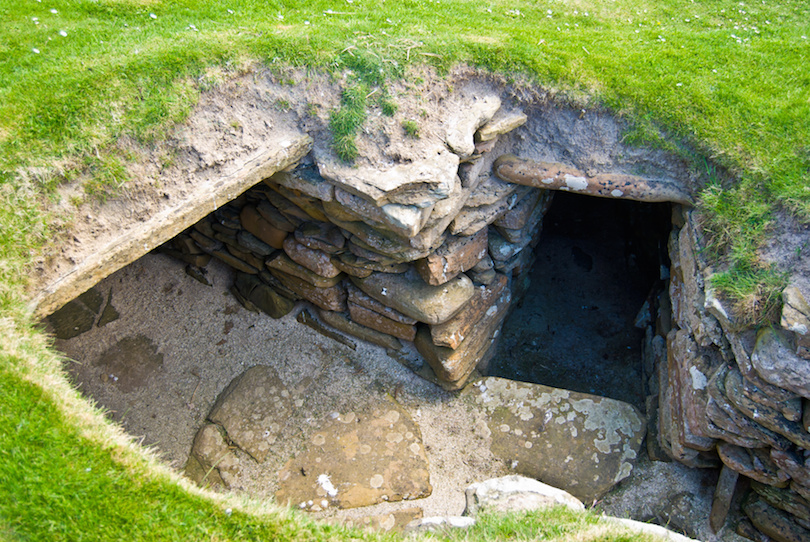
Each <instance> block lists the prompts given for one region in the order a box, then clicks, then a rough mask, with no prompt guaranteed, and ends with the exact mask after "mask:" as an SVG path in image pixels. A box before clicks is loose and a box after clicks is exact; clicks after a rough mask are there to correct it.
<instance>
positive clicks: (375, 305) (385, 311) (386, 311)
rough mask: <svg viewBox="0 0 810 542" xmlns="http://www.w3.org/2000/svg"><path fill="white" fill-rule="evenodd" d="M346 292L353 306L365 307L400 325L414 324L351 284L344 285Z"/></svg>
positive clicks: (406, 317) (409, 319)
mask: <svg viewBox="0 0 810 542" xmlns="http://www.w3.org/2000/svg"><path fill="white" fill-rule="evenodd" d="M346 292H347V293H348V294H349V301H351V302H352V303H354V304H355V305H360V306H361V307H365V308H367V309H369V310H372V311H374V312H378V313H380V314H382V315H383V316H385V317H386V318H390V319H391V320H394V321H395V322H400V323H402V324H408V325H411V324H415V323H416V320H414V319H413V318H411V317H409V316H405V315H404V314H402V313H401V312H399V311H397V310H394V309H392V308H391V307H389V306H387V305H383V304H382V303H380V302H379V301H377V300H376V299H374V298H373V297H371V296H370V295H368V294H366V293H365V292H364V291H363V290H361V289H360V288H358V287H357V286H355V285H354V284H352V283H351V282H347V284H346Z"/></svg>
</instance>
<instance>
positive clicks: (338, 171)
mask: <svg viewBox="0 0 810 542" xmlns="http://www.w3.org/2000/svg"><path fill="white" fill-rule="evenodd" d="M458 162H459V160H458V156H457V155H455V154H453V153H452V152H450V151H448V150H447V149H446V148H444V147H440V146H437V147H436V149H435V150H434V151H433V152H430V153H428V157H427V158H424V159H421V160H414V161H412V162H410V163H407V164H404V163H403V164H397V165H394V166H392V167H390V168H388V169H384V170H383V169H378V168H374V167H357V166H348V165H346V164H344V163H342V162H341V161H339V160H331V159H330V158H329V157H321V159H319V160H318V169H319V171H320V174H321V176H323V177H325V178H326V179H328V180H329V181H331V182H332V183H333V184H335V185H336V186H339V187H341V188H343V189H345V190H348V191H349V192H352V193H354V194H357V195H358V196H360V197H362V198H365V199H367V200H369V201H371V202H373V203H374V204H375V205H377V206H378V207H381V206H383V205H385V204H387V203H400V204H402V205H415V206H417V207H426V206H428V205H432V204H433V203H435V202H436V201H438V200H440V199H442V198H445V197H447V196H448V195H449V194H450V192H451V191H452V190H453V185H454V184H455V182H456V170H457V169H458Z"/></svg>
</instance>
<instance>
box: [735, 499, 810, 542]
mask: <svg viewBox="0 0 810 542" xmlns="http://www.w3.org/2000/svg"><path fill="white" fill-rule="evenodd" d="M743 511H744V512H745V515H747V516H748V517H749V518H750V519H751V523H753V524H754V527H756V528H757V530H758V531H760V532H762V533H763V534H765V535H767V536H769V537H771V538H772V539H773V540H776V541H777V542H805V541H806V540H810V530H808V529H805V528H804V527H801V526H800V525H798V524H797V523H796V522H795V521H793V518H792V517H791V516H790V514H787V513H786V512H783V511H782V510H779V509H778V508H774V507H772V506H770V505H769V504H767V503H766V502H765V501H763V500H760V499H751V500H749V501H748V502H747V503H745V504H744V505H743Z"/></svg>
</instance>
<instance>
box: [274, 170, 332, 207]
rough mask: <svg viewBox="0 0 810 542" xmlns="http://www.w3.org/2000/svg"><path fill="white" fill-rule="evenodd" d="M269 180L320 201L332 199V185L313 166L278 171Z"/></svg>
mask: <svg viewBox="0 0 810 542" xmlns="http://www.w3.org/2000/svg"><path fill="white" fill-rule="evenodd" d="M270 181H271V182H274V183H277V184H279V185H281V186H283V187H285V188H288V189H290V190H297V191H298V192H301V193H303V194H306V195H307V196H310V197H312V198H315V199H318V200H321V201H332V199H333V198H334V195H335V187H334V185H332V184H331V183H330V182H328V181H327V180H326V179H324V178H323V177H321V176H320V175H319V174H318V172H317V171H315V167H314V166H308V167H298V168H295V169H294V170H292V171H279V172H278V173H276V174H275V175H273V176H272V177H270Z"/></svg>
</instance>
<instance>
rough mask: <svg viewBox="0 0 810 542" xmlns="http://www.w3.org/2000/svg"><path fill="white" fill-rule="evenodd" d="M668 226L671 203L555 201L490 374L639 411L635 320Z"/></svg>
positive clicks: (562, 196)
mask: <svg viewBox="0 0 810 542" xmlns="http://www.w3.org/2000/svg"><path fill="white" fill-rule="evenodd" d="M669 227H670V226H669V205H668V204H643V203H637V202H630V201H616V200H610V199H602V198H593V197H587V196H576V195H572V194H568V193H565V192H559V193H557V194H556V195H555V200H554V203H553V204H552V206H551V209H550V211H549V213H548V214H547V215H546V218H545V220H544V224H543V228H544V229H543V232H542V234H541V236H540V242H539V243H538V245H537V247H536V248H535V253H536V255H537V259H536V260H535V264H534V268H533V269H532V273H531V286H530V287H529V290H528V291H527V292H526V294H525V297H524V298H523V300H522V302H521V303H520V305H519V307H518V308H516V309H515V311H514V312H513V313H512V314H511V316H510V317H509V318H508V319H507V321H506V323H505V325H504V327H503V331H502V333H503V336H502V340H501V343H500V346H499V350H498V353H497V354H496V356H495V358H494V359H493V361H492V363H491V365H490V369H489V373H490V374H492V375H495V376H502V377H507V378H513V379H516V380H522V381H526V382H534V383H538V384H545V385H548V386H554V387H560V388H564V389H570V390H575V391H580V392H585V393H592V394H596V395H601V396H604V397H611V398H613V399H618V400H621V401H626V402H628V403H631V404H633V405H635V406H637V407H639V408H641V409H643V408H644V407H643V405H644V390H643V389H642V382H643V376H642V374H641V338H642V335H643V333H642V331H641V330H639V329H637V328H636V327H635V326H634V320H635V317H636V315H637V314H638V311H639V309H640V308H641V306H642V305H643V304H644V301H645V299H646V297H647V295H648V294H649V292H650V290H651V288H652V287H653V286H654V285H655V284H656V281H657V280H658V279H659V276H660V269H659V268H660V266H661V265H665V266H666V265H668V262H667V261H661V258H664V259H666V256H665V253H666V235H667V233H668V230H669ZM659 248H660V250H659ZM659 255H660V256H659Z"/></svg>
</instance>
